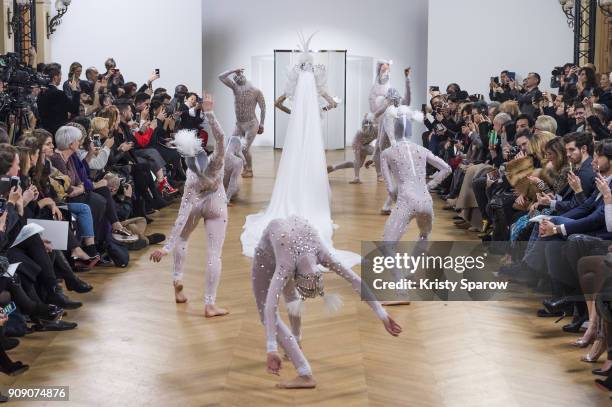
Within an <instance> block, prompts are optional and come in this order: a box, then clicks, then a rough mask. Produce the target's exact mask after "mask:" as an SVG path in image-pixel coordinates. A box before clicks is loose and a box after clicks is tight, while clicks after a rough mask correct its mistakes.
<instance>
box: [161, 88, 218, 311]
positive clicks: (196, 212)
mask: <svg viewBox="0 0 612 407" xmlns="http://www.w3.org/2000/svg"><path fill="white" fill-rule="evenodd" d="M202 106H203V108H202V110H203V111H204V114H205V116H206V119H207V121H208V123H209V124H210V126H211V128H212V132H213V136H214V137H215V142H216V146H215V151H214V153H213V154H212V156H211V157H210V158H209V157H208V156H207V155H206V151H204V149H203V148H202V145H201V140H200V139H199V138H198V137H197V135H196V133H195V132H190V131H189V130H181V132H179V133H177V135H176V137H175V145H176V148H177V151H179V153H180V154H181V155H182V156H183V157H185V162H186V163H187V181H186V182H185V187H184V192H183V199H182V201H181V207H180V209H179V213H178V216H177V219H176V223H175V224H174V228H173V229H172V233H171V234H170V237H169V238H168V241H167V243H166V245H165V246H164V247H163V248H162V249H157V250H155V251H153V253H151V256H150V259H151V260H152V261H154V262H156V263H157V262H159V261H161V259H162V258H163V257H164V256H166V255H168V254H169V253H172V254H173V257H174V269H173V273H172V277H173V281H174V290H175V300H176V302H177V303H184V302H187V298H186V297H185V295H184V294H183V292H182V291H183V270H184V267H185V260H186V259H187V243H188V240H189V236H190V235H191V233H192V232H193V231H194V230H195V229H196V227H197V226H198V223H199V222H200V219H204V224H205V226H206V236H207V241H208V248H207V265H208V268H207V271H206V279H205V280H206V286H205V288H204V315H205V316H206V317H214V316H221V315H226V314H227V313H228V312H227V310H225V309H223V308H218V307H217V306H216V305H215V301H216V297H217V287H218V286H219V280H220V278H221V251H222V248H223V242H224V241H225V231H226V228H227V197H226V195H225V189H224V188H223V166H224V165H223V164H224V158H225V145H224V143H225V141H224V138H225V136H224V134H223V130H222V129H221V126H220V125H219V122H218V121H217V119H216V117H215V115H214V113H213V112H212V107H213V102H212V97H210V96H209V95H207V96H206V98H205V100H204V102H203V103H202Z"/></svg>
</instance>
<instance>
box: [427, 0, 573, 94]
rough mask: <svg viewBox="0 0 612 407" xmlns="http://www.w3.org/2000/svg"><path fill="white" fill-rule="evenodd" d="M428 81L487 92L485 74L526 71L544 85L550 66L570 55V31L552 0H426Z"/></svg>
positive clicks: (442, 86)
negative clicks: (535, 74) (539, 79)
mask: <svg viewBox="0 0 612 407" xmlns="http://www.w3.org/2000/svg"><path fill="white" fill-rule="evenodd" d="M428 37H429V47H428V69H427V80H428V85H438V86H440V89H441V90H442V91H444V89H445V88H446V85H448V84H449V83H451V82H457V83H459V84H460V85H461V87H462V89H466V90H467V91H468V92H470V94H472V93H482V94H485V95H486V96H487V99H488V93H489V78H490V77H491V76H497V75H499V73H500V72H501V71H502V70H504V69H507V70H509V71H514V72H516V74H517V78H521V79H522V78H524V77H526V76H527V74H528V73H529V72H532V71H533V72H537V73H539V74H540V75H541V77H542V83H541V85H540V88H541V89H549V86H550V72H551V71H552V69H553V67H555V66H559V65H563V64H564V63H566V62H571V61H572V60H573V32H572V30H571V29H570V28H569V27H568V26H567V23H566V18H565V15H564V14H563V12H562V11H561V7H560V6H559V1H558V0H512V1H508V0H461V1H457V0H429V36H428Z"/></svg>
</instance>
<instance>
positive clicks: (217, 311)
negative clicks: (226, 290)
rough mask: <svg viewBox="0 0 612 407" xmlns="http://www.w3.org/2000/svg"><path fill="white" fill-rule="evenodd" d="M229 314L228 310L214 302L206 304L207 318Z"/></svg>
mask: <svg viewBox="0 0 612 407" xmlns="http://www.w3.org/2000/svg"><path fill="white" fill-rule="evenodd" d="M227 314H229V311H228V310H226V309H223V308H219V307H217V306H216V305H214V304H206V305H205V306H204V316H205V317H206V318H213V317H222V316H223V315H227Z"/></svg>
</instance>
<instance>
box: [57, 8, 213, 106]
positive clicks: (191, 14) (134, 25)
mask: <svg viewBox="0 0 612 407" xmlns="http://www.w3.org/2000/svg"><path fill="white" fill-rule="evenodd" d="M201 15H202V12H201V1H200V0H181V1H180V5H179V4H178V2H175V1H161V0H129V1H128V0H106V1H93V0H77V1H73V2H72V4H70V7H69V9H68V12H67V13H66V15H65V16H64V18H63V19H62V24H61V25H60V26H59V27H58V28H57V31H56V32H55V34H53V35H52V36H51V57H50V58H48V60H47V61H45V62H51V61H54V62H59V63H60V64H62V73H63V74H64V80H65V79H67V75H68V67H69V66H70V64H71V63H72V62H74V61H78V62H80V63H81V64H82V65H83V69H86V68H87V67H89V66H95V67H97V68H98V70H100V72H101V73H102V72H104V71H105V68H104V61H105V60H106V58H108V57H111V56H112V57H113V58H115V61H117V67H118V68H119V69H120V70H121V72H122V74H123V77H124V78H125V80H126V81H133V82H136V83H138V84H139V85H141V84H143V83H145V82H146V80H147V78H148V77H149V75H150V74H151V72H152V71H153V69H154V68H159V69H160V73H161V78H160V79H159V80H158V81H156V82H155V83H154V87H160V86H161V87H164V88H166V89H168V91H169V93H170V94H173V92H174V87H175V86H176V85H177V84H178V83H184V84H185V85H187V86H188V87H189V88H190V89H195V90H197V91H198V93H199V92H201V89H202V74H201V71H202V22H201ZM83 78H84V75H83Z"/></svg>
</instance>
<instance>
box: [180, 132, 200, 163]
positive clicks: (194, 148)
mask: <svg viewBox="0 0 612 407" xmlns="http://www.w3.org/2000/svg"><path fill="white" fill-rule="evenodd" d="M174 146H175V147H176V150H177V151H178V152H179V154H180V155H182V156H183V157H195V156H197V155H198V154H200V153H201V152H202V151H204V148H203V147H202V140H201V139H200V138H199V137H198V135H197V133H196V131H195V130H187V129H183V130H179V131H178V132H177V133H176V135H175V136H174Z"/></svg>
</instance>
